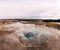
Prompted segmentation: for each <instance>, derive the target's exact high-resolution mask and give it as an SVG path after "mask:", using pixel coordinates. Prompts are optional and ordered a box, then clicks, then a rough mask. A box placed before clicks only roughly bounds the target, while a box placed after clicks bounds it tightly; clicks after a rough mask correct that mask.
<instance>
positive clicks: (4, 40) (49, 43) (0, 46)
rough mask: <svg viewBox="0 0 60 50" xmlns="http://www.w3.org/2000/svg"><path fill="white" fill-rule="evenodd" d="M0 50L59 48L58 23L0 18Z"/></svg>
mask: <svg viewBox="0 0 60 50" xmlns="http://www.w3.org/2000/svg"><path fill="white" fill-rule="evenodd" d="M0 50H60V23H59V22H43V21H17V20H0Z"/></svg>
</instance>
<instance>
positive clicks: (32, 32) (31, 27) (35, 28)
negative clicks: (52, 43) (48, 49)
mask: <svg viewBox="0 0 60 50" xmlns="http://www.w3.org/2000/svg"><path fill="white" fill-rule="evenodd" d="M4 27H5V28H6V29H8V30H11V29H13V30H16V33H18V34H19V35H20V36H22V37H23V38H24V39H28V40H33V41H34V40H40V41H44V40H46V39H47V38H49V37H51V36H55V37H56V38H57V39H58V36H60V34H59V33H60V31H59V30H57V29H54V28H48V27H46V26H43V25H35V24H22V23H16V24H8V25H4Z"/></svg>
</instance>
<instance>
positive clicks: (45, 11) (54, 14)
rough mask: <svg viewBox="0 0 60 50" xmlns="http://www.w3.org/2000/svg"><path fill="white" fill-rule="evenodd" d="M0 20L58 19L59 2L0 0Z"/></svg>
mask: <svg viewBox="0 0 60 50" xmlns="http://www.w3.org/2000/svg"><path fill="white" fill-rule="evenodd" d="M2 18H38V19H39V18H40V19H49V18H52V19H58V18H60V0H0V19H2Z"/></svg>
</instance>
